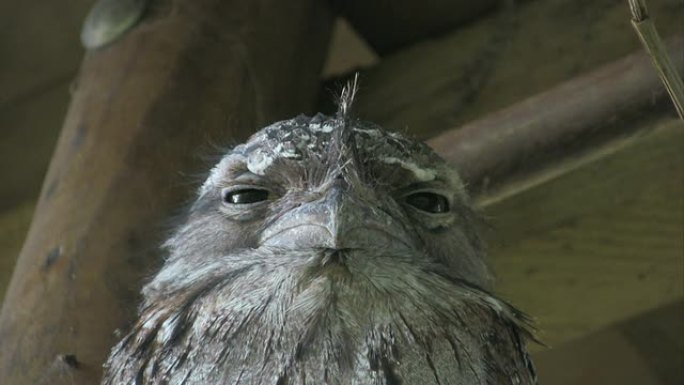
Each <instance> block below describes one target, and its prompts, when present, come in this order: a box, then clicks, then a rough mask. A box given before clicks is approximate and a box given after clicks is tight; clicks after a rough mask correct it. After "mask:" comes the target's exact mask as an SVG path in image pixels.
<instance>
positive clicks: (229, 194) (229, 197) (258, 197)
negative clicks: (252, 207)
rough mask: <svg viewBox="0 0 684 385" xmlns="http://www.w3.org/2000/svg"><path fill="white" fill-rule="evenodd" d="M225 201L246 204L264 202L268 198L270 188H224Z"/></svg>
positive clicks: (233, 203)
mask: <svg viewBox="0 0 684 385" xmlns="http://www.w3.org/2000/svg"><path fill="white" fill-rule="evenodd" d="M222 195H223V202H225V203H228V204H232V205H245V204H250V203H257V202H263V201H265V200H267V199H268V196H269V193H268V190H264V189H259V188H251V187H248V188H241V189H237V190H235V189H232V190H231V189H224V190H223V194H222Z"/></svg>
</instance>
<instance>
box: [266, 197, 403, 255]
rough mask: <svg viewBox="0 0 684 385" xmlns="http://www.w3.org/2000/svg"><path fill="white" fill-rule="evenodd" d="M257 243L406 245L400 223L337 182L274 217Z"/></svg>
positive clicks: (347, 247) (353, 246)
mask: <svg viewBox="0 0 684 385" xmlns="http://www.w3.org/2000/svg"><path fill="white" fill-rule="evenodd" d="M260 243H261V245H265V246H274V247H281V248H287V249H332V250H350V249H378V248H392V249H395V250H396V249H397V248H410V247H411V246H410V243H409V237H407V236H406V231H405V230H404V229H403V227H402V226H401V225H400V223H399V222H398V221H397V220H395V219H394V218H392V217H391V216H390V215H388V214H387V213H385V212H384V211H382V210H380V209H378V208H376V207H374V206H373V205H369V204H364V203H363V201H361V200H359V199H355V198H354V197H352V196H350V194H348V193H347V192H346V191H345V189H344V187H342V186H340V185H334V186H332V187H331V188H330V189H329V190H328V192H327V194H326V195H325V196H324V197H323V198H322V199H320V200H317V201H313V202H308V203H305V204H303V205H301V206H299V207H297V208H295V209H293V210H291V211H290V212H287V213H285V214H284V215H283V216H281V217H280V218H278V220H276V221H275V222H274V223H272V224H271V225H270V226H269V227H268V228H266V229H265V230H264V231H263V233H262V236H261V242H260Z"/></svg>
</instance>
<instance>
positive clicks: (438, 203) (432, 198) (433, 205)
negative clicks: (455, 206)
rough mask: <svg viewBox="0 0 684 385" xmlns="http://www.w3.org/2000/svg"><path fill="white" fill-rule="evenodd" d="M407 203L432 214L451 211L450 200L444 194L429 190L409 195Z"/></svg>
mask: <svg viewBox="0 0 684 385" xmlns="http://www.w3.org/2000/svg"><path fill="white" fill-rule="evenodd" d="M406 203H408V204H410V205H411V206H413V207H415V208H417V209H418V210H421V211H425V212H428V213H431V214H441V213H446V212H449V200H448V199H447V198H446V197H445V196H443V195H440V194H436V193H433V192H429V191H421V192H417V193H413V194H411V195H409V196H407V197H406Z"/></svg>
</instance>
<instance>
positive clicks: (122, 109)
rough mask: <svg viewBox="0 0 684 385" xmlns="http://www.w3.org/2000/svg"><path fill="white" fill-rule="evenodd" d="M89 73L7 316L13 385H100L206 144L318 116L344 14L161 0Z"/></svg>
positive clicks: (0, 373)
mask: <svg viewBox="0 0 684 385" xmlns="http://www.w3.org/2000/svg"><path fill="white" fill-rule="evenodd" d="M153 4H154V7H152V8H151V9H150V10H148V12H147V14H146V15H145V16H144V18H143V20H142V22H141V23H140V24H139V25H138V26H136V27H135V29H133V30H132V31H130V32H129V33H128V34H127V35H125V36H124V37H123V38H122V39H121V40H119V41H116V42H114V43H113V44H112V45H111V46H108V47H105V48H104V49H101V50H98V51H95V52H91V53H88V54H87V55H86V58H85V60H84V62H83V64H82V67H81V71H80V74H79V78H78V80H77V90H76V92H75V94H74V96H73V99H72V102H71V106H70V109H69V112H68V114H67V117H66V120H65V123H64V126H63V130H62V133H61V136H60V139H59V142H58V144H57V149H56V151H55V154H54V156H53V159H52V162H51V164H50V168H49V171H48V175H47V177H46V180H45V182H44V185H43V190H42V193H41V197H40V201H39V203H38V206H37V208H36V212H35V215H34V218H33V222H32V225H31V229H30V231H29V235H28V238H27V240H26V243H25V244H24V247H23V249H22V252H21V255H20V257H19V260H18V262H17V266H16V269H15V271H14V274H13V277H12V281H11V283H10V287H9V288H8V292H7V296H6V299H5V302H4V304H3V308H2V312H1V313H0V346H2V349H0V378H1V379H2V383H3V384H4V383H6V384H13V385H24V384H27V385H28V384H43V383H44V384H62V383H64V384H67V383H68V384H96V383H98V382H99V378H100V373H101V365H102V362H103V360H104V359H105V357H106V355H107V354H108V352H109V349H110V347H111V346H112V344H113V343H114V342H115V341H116V339H117V337H116V334H117V333H115V330H117V329H123V328H125V327H126V326H127V323H128V322H130V321H132V319H133V318H134V317H135V313H136V303H137V300H138V298H137V293H138V292H139V288H140V286H141V281H142V279H144V277H147V276H149V275H150V274H151V271H152V269H153V268H154V266H156V265H157V262H158V260H159V258H158V253H157V245H158V244H159V242H160V239H161V238H162V233H163V230H164V229H163V221H165V220H168V219H169V218H170V217H171V214H173V213H174V212H175V210H176V209H177V208H178V207H179V206H180V205H181V203H182V202H184V201H187V200H188V199H189V198H190V191H189V190H191V187H190V185H191V184H190V183H188V181H187V179H188V177H187V174H188V173H193V172H196V171H198V170H200V169H204V168H206V166H207V165H204V167H200V166H199V160H200V158H199V157H198V155H199V154H198V153H199V152H201V151H200V150H198V148H199V147H200V146H201V145H202V144H205V143H207V142H208V141H212V140H213V141H214V142H219V144H221V143H222V144H228V143H227V142H228V141H229V140H232V141H235V140H242V139H244V138H245V137H246V136H247V135H248V134H249V133H251V132H253V131H254V130H255V129H257V128H258V127H261V126H263V125H265V124H267V123H269V122H272V121H274V120H276V119H281V118H285V117H287V116H290V115H293V114H295V113H298V112H302V111H308V110H310V109H311V106H312V104H313V101H314V98H315V93H316V91H317V89H318V80H319V74H320V70H321V67H322V63H323V60H324V57H325V54H326V51H327V42H328V38H329V33H330V27H331V23H332V15H331V13H330V12H329V10H328V9H327V8H326V6H325V5H324V4H323V2H320V1H317V0H290V1H286V2H285V1H275V0H258V1H226V0H192V1H191V0H174V1H170V0H169V1H161V0H160V1H157V2H155V3H153Z"/></svg>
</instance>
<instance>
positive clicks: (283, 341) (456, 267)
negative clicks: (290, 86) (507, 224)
mask: <svg viewBox="0 0 684 385" xmlns="http://www.w3.org/2000/svg"><path fill="white" fill-rule="evenodd" d="M350 94H351V92H348V93H347V94H346V96H347V97H346V98H345V99H344V102H343V105H342V108H341V110H342V111H343V112H344V113H340V114H338V116H336V117H326V116H323V115H316V116H314V117H312V118H309V117H305V116H300V117H297V118H295V119H292V120H287V121H283V122H279V123H276V124H273V125H271V126H269V127H266V128H264V129H263V130H261V131H260V132H258V133H257V134H255V135H254V136H252V138H250V139H249V141H247V143H245V144H243V145H239V146H237V147H236V148H234V149H233V150H232V151H230V152H229V153H228V154H227V155H225V157H224V158H223V159H222V160H221V162H220V163H219V164H218V165H217V166H216V167H214V169H213V170H212V171H211V173H210V175H209V177H208V179H207V181H206V182H205V184H204V185H203V186H202V187H201V189H200V191H199V193H198V198H197V200H196V202H195V203H194V205H193V206H192V207H191V209H190V210H189V214H188V217H187V220H186V222H185V223H184V224H183V225H182V226H180V227H179V228H178V230H177V231H176V232H175V234H174V235H173V236H172V237H171V239H169V240H168V241H167V243H166V245H165V248H166V250H168V258H167V260H166V262H165V264H164V266H163V267H162V269H161V271H160V272H159V273H158V274H157V275H156V276H155V277H154V279H153V280H152V281H151V282H149V283H148V284H147V285H146V286H145V288H144V289H143V294H144V303H143V305H142V308H141V311H140V317H139V319H138V321H137V323H136V324H135V325H134V326H133V328H132V330H131V331H130V333H129V334H128V335H127V336H125V337H124V338H123V340H122V341H121V342H120V343H119V344H118V345H117V346H116V347H114V349H113V350H112V353H111V356H110V357H109V360H108V362H107V364H106V370H105V376H104V380H103V384H173V385H181V384H186V385H198V384H231V385H232V384H241V385H267V384H268V385H323V384H330V385H343V384H344V385H352V384H354V385H431V384H436V385H449V384H450V385H466V384H467V385H472V384H534V383H536V379H535V375H534V370H533V369H532V365H531V363H530V361H529V358H528V355H527V353H526V348H525V343H526V340H527V339H528V338H529V337H530V335H529V333H528V331H527V321H526V319H525V317H524V316H523V315H522V314H521V313H520V312H518V311H517V310H516V309H514V308H513V307H511V306H510V305H508V304H506V303H505V302H503V301H501V300H499V299H497V298H495V297H494V296H492V294H490V293H489V292H488V291H487V290H488V289H489V286H490V275H489V272H488V269H487V267H486V265H485V263H484V261H483V256H482V248H481V245H480V240H479V238H478V235H477V232H476V230H475V224H474V222H475V216H474V214H473V212H472V209H471V206H470V203H469V201H468V198H467V196H466V194H465V192H464V189H463V185H462V183H461V181H460V180H459V178H458V176H457V174H456V173H455V172H454V171H452V170H451V169H450V168H449V167H448V165H447V164H446V163H445V162H444V161H443V160H441V159H440V158H439V157H438V156H437V155H435V154H434V153H433V152H432V151H431V150H430V149H429V148H428V147H427V146H425V145H424V144H421V143H416V142H414V141H412V140H409V139H407V138H405V137H403V136H400V135H397V134H394V133H390V132H386V131H384V130H382V129H381V128H380V127H378V126H375V125H373V124H370V123H367V122H362V121H359V120H355V119H351V118H349V117H348V116H347V114H346V108H347V107H348V104H344V103H348V102H350V99H351V97H350ZM245 202H246V203H245Z"/></svg>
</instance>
